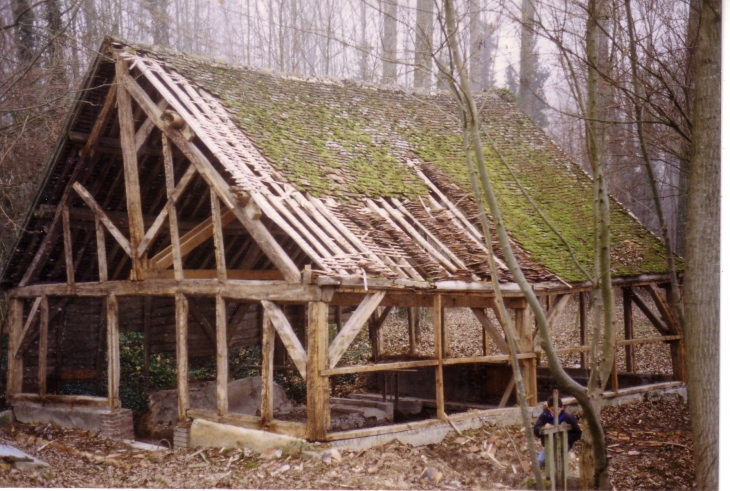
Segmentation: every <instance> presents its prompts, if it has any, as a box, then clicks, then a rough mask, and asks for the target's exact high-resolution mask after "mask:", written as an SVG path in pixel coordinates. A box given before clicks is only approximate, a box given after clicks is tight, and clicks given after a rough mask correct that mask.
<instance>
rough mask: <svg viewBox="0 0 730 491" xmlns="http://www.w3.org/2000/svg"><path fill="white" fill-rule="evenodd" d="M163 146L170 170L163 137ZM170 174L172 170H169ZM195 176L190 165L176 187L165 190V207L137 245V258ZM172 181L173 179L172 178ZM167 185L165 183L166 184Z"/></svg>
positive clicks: (165, 141)
mask: <svg viewBox="0 0 730 491" xmlns="http://www.w3.org/2000/svg"><path fill="white" fill-rule="evenodd" d="M163 138H164V140H163V142H164V143H163V145H162V153H163V158H164V162H165V168H167V166H168V160H170V164H169V165H170V169H172V152H171V151H170V143H169V141H168V140H167V137H166V136H164V135H163ZM171 172H172V170H171ZM194 176H195V166H194V165H190V166H188V168H187V170H186V171H185V173H184V174H183V175H182V177H181V178H180V181H179V182H178V183H177V186H174V187H173V188H172V189H168V190H167V203H166V204H165V207H164V208H163V209H162V211H160V213H159V214H158V215H157V217H156V218H155V221H154V222H152V225H150V228H149V229H147V232H146V233H145V234H144V237H143V238H142V241H141V242H140V243H139V247H138V248H137V256H138V257H142V256H144V253H145V252H147V248H148V247H149V246H150V244H151V243H152V241H153V240H155V237H157V234H158V233H159V232H160V230H161V229H162V226H163V225H164V223H165V219H166V218H167V217H168V215H169V214H170V209H172V208H174V207H175V205H176V204H177V201H178V199H180V196H182V193H183V192H185V189H186V188H187V187H188V184H190V181H192V179H193V177H194ZM165 178H167V174H165ZM173 179H174V177H173ZM166 184H167V182H166ZM175 221H176V222H177V215H176V216H175Z"/></svg>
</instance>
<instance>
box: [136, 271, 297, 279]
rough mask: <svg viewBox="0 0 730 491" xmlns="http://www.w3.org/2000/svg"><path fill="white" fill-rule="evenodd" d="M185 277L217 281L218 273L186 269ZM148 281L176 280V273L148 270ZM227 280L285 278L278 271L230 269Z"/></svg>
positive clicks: (227, 272)
mask: <svg viewBox="0 0 730 491" xmlns="http://www.w3.org/2000/svg"><path fill="white" fill-rule="evenodd" d="M183 276H184V277H185V279H188V280H215V279H218V271H217V270H215V269H184V270H183ZM145 278H146V279H148V280H172V279H175V271H174V270H170V269H163V270H159V269H148V270H147V271H146V273H145ZM226 278H227V280H283V279H284V276H283V275H282V274H281V271H279V270H277V269H229V270H227V271H226Z"/></svg>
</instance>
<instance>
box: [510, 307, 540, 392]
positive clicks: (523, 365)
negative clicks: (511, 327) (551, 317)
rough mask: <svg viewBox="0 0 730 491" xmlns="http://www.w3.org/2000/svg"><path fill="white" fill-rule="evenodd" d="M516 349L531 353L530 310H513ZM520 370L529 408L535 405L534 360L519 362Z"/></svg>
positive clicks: (535, 373)
mask: <svg viewBox="0 0 730 491" xmlns="http://www.w3.org/2000/svg"><path fill="white" fill-rule="evenodd" d="M513 310H514V312H515V330H516V331H517V343H516V344H517V349H518V351H519V352H520V353H529V352H532V325H533V322H534V321H533V320H532V315H531V314H532V310H530V309H529V308H527V307H522V308H517V309H513ZM519 363H520V370H521V371H522V379H523V380H524V384H525V399H526V400H527V404H528V405H531V406H535V405H537V363H536V362H535V359H534V358H533V359H527V360H520V362H519Z"/></svg>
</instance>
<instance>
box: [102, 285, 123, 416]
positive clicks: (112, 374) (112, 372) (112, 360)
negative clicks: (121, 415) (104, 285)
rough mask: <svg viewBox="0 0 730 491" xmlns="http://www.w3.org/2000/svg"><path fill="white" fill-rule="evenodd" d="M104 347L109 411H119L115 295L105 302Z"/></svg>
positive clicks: (117, 307) (117, 303)
mask: <svg viewBox="0 0 730 491" xmlns="http://www.w3.org/2000/svg"><path fill="white" fill-rule="evenodd" d="M106 308H107V310H106V346H107V374H108V377H109V378H108V382H107V387H108V389H107V390H108V394H107V395H108V398H109V409H111V410H112V411H117V410H119V409H120V408H121V407H122V405H121V401H120V399H119V377H120V371H121V363H120V358H119V302H118V301H117V297H116V295H114V294H113V293H112V294H111V295H109V298H107V302H106Z"/></svg>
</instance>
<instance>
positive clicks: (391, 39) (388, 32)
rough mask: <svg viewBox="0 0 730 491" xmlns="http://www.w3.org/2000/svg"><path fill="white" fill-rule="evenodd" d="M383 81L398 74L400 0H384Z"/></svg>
mask: <svg viewBox="0 0 730 491" xmlns="http://www.w3.org/2000/svg"><path fill="white" fill-rule="evenodd" d="M383 5H384V8H383V83H384V84H394V83H395V82H396V78H397V76H398V0H383Z"/></svg>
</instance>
